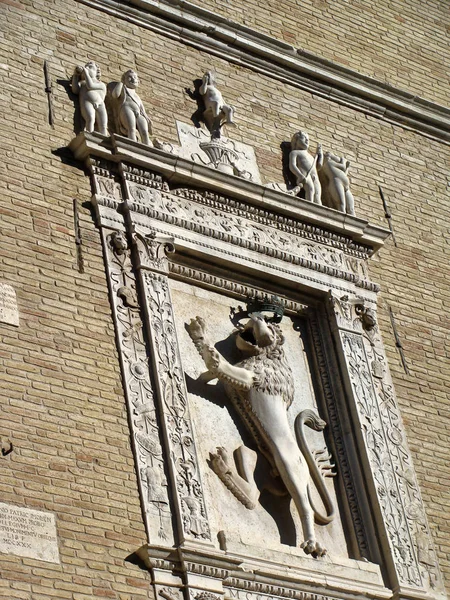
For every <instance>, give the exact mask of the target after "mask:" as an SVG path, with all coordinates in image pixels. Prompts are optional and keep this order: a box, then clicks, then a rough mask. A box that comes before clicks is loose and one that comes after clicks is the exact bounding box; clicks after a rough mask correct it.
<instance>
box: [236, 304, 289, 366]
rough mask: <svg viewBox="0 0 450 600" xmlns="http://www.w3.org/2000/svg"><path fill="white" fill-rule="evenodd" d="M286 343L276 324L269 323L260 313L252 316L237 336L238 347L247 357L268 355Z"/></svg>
mask: <svg viewBox="0 0 450 600" xmlns="http://www.w3.org/2000/svg"><path fill="white" fill-rule="evenodd" d="M283 343H284V336H283V334H282V333H281V329H280V328H279V327H278V325H275V324H274V323H268V322H267V321H266V320H265V319H264V317H263V316H261V315H260V314H258V313H253V314H251V315H250V319H249V320H248V321H247V323H246V324H245V325H244V326H243V327H242V328H241V329H240V330H239V331H238V332H237V334H236V346H237V347H238V348H239V350H241V351H242V352H244V353H245V354H247V355H250V356H256V355H259V354H263V353H264V354H267V353H268V352H269V351H270V350H271V349H272V347H273V348H276V347H278V346H281V345H282V344H283Z"/></svg>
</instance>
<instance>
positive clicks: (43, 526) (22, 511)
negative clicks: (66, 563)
mask: <svg viewBox="0 0 450 600" xmlns="http://www.w3.org/2000/svg"><path fill="white" fill-rule="evenodd" d="M0 552H4V553H6V554H15V555H16V556H25V557H28V558H36V559H37V560H44V561H46V562H53V563H59V552H58V540H57V537H56V524H55V515H53V514H52V513H48V512H41V511H38V510H31V509H28V508H21V507H18V506H12V505H10V504H3V503H2V502H1V503H0Z"/></svg>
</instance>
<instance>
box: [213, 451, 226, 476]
mask: <svg viewBox="0 0 450 600" xmlns="http://www.w3.org/2000/svg"><path fill="white" fill-rule="evenodd" d="M209 459H210V461H211V468H212V470H213V471H214V473H216V475H219V476H220V475H227V474H228V473H230V472H231V466H230V458H229V456H228V452H227V451H226V450H225V448H223V447H218V448H217V452H215V453H213V452H210V454H209Z"/></svg>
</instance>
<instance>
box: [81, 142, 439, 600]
mask: <svg viewBox="0 0 450 600" xmlns="http://www.w3.org/2000/svg"><path fill="white" fill-rule="evenodd" d="M71 148H72V150H73V151H74V153H75V156H76V157H77V158H79V159H81V160H83V161H84V162H85V163H86V165H87V166H88V168H89V170H90V173H91V179H92V187H93V198H92V201H93V205H94V207H95V210H96V215H97V224H98V226H99V228H100V229H101V232H102V240H103V248H104V256H105V265H106V269H107V273H108V279H109V286H110V296H111V305H112V309H113V316H114V321H115V327H116V337H117V345H118V349H119V356H120V360H121V368H122V376H123V381H124V390H125V395H126V399H127V404H128V411H129V419H130V427H131V432H132V439H133V444H134V452H135V459H136V471H137V476H138V481H139V488H140V492H141V498H142V507H143V514H144V519H145V524H146V528H147V534H148V543H147V544H146V545H145V546H143V547H142V548H141V549H140V550H139V551H138V554H139V556H141V558H142V559H143V560H144V562H145V564H146V565H147V567H148V568H149V569H150V570H151V572H152V577H153V582H154V585H155V591H156V593H157V594H158V595H160V596H162V597H163V598H168V599H171V598H173V599H176V598H179V595H180V593H182V594H183V595H184V597H185V598H186V600H187V599H188V596H189V597H193V598H196V599H198V600H204V599H206V596H208V598H209V600H213V598H216V599H218V598H223V597H224V596H226V597H227V598H238V599H239V598H241V596H240V592H239V590H246V592H245V593H246V598H245V600H262V598H263V597H264V596H265V595H266V596H268V597H272V598H273V597H279V598H282V597H289V598H298V599H299V600H308V599H310V598H311V599H312V598H316V599H318V600H319V599H322V598H323V599H334V598H336V599H337V598H360V597H361V596H362V595H364V597H369V598H396V599H399V600H400V599H413V598H415V599H417V600H418V599H425V598H429V599H431V598H444V597H445V593H444V591H443V587H442V581H441V578H440V574H439V567H438V564H437V560H436V555H435V552H434V549H433V545H432V541H431V537H430V533H429V529H428V525H427V521H426V517H425V512H424V508H423V505H422V501H421V497H420V491H419V488H418V484H417V480H416V477H415V473H414V469H413V465H412V461H411V455H410V452H409V450H408V446H407V443H406V440H405V435H404V431H403V428H402V424H401V418H400V414H399V409H398V405H397V402H396V399H395V392H394V389H393V385H392V381H391V378H390V375H389V369H388V365H387V359H386V355H385V352H384V348H383V345H382V341H381V338H380V334H379V328H378V325H377V321H376V295H377V291H378V290H379V287H378V286H377V285H376V284H374V283H373V282H371V281H370V280H369V278H368V274H367V261H368V259H369V258H370V256H371V255H372V254H373V252H374V251H376V249H377V248H378V247H380V246H381V245H382V243H383V241H384V239H385V238H386V236H387V235H388V232H387V231H386V230H384V229H381V228H379V227H375V226H372V225H370V224H369V223H367V222H366V221H364V220H362V219H358V218H356V217H350V216H348V215H347V216H345V215H341V214H340V213H337V212H336V211H332V210H330V209H327V208H325V207H322V206H320V207H318V206H316V205H311V204H309V203H307V202H306V201H302V200H299V199H292V198H291V197H290V196H287V195H285V194H283V193H281V192H275V191H273V190H270V191H269V190H267V189H266V188H263V187H262V186H259V185H257V184H252V183H249V182H247V181H244V180H239V179H238V178H236V177H233V176H230V175H225V174H223V173H218V172H216V171H214V170H212V169H210V168H208V167H203V166H199V165H197V164H195V163H192V162H191V161H188V160H185V159H180V158H179V157H174V156H173V155H171V154H168V153H166V152H163V151H161V150H157V149H154V148H152V149H150V148H148V147H144V146H142V145H140V144H137V143H133V142H130V141H129V140H125V139H124V138H121V137H120V136H112V138H111V140H109V139H106V138H103V137H102V136H99V135H98V134H85V133H83V134H80V135H79V136H78V137H77V138H76V139H75V140H74V141H73V142H72V144H71ZM174 250H175V253H174V254H173V255H171V253H173V251H174ZM171 278H176V279H180V280H183V281H187V282H189V283H190V284H192V285H198V286H201V287H204V288H207V289H211V290H214V291H220V293H222V294H225V295H228V296H230V297H233V298H237V299H240V300H245V298H246V297H248V296H255V295H258V294H261V295H262V294H264V293H273V292H276V293H277V294H278V295H279V296H280V297H281V299H282V301H283V302H284V304H285V308H286V310H287V312H288V313H289V312H291V313H292V314H295V313H297V312H298V311H299V310H304V307H305V305H306V306H308V311H307V316H308V322H309V325H310V331H311V339H312V341H313V346H314V353H315V357H316V362H317V365H318V371H319V373H320V378H321V388H322V393H323V407H324V411H325V412H326V413H327V414H326V418H327V420H328V421H329V423H330V425H331V429H332V437H333V440H334V441H333V444H334V453H335V456H336V457H337V459H338V464H339V469H340V473H341V478H342V481H343V485H344V488H345V491H346V494H347V504H348V512H349V519H350V521H351V522H352V524H353V531H354V540H353V546H354V548H353V552H354V555H355V557H356V559H357V560H355V561H354V562H355V565H354V567H348V568H347V569H346V570H345V569H344V570H343V571H342V570H341V571H340V574H339V576H337V574H336V566H335V565H329V564H320V565H319V563H318V562H314V561H309V562H308V561H307V562H304V563H302V564H299V565H297V566H294V567H293V568H291V569H289V573H288V572H287V570H286V569H284V570H283V569H282V568H281V567H280V568H277V567H276V566H274V565H273V563H270V562H267V561H264V560H259V559H257V558H255V557H242V556H236V555H233V554H232V553H227V552H226V551H225V550H223V549H222V550H220V551H219V550H217V548H216V547H215V545H214V544H213V541H212V537H211V536H212V533H211V531H210V527H209V522H208V514H207V506H206V504H205V500H204V494H203V488H202V481H201V476H200V469H199V466H198V458H197V454H196V447H195V439H194V436H193V433H192V423H191V419H190V414H189V403H188V398H187V392H186V389H185V383H184V376H183V369H182V364H181V357H180V352H179V348H178V342H177V337H176V336H177V334H176V328H175V322H174V317H173V309H172V301H171V297H170V279H171ZM349 431H351V434H349V433H348V432H349ZM366 561H370V562H366ZM373 563H378V564H379V565H380V568H378V567H376V565H375V564H373ZM253 596H255V598H254V599H253Z"/></svg>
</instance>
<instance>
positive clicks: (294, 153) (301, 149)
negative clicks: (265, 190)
mask: <svg viewBox="0 0 450 600" xmlns="http://www.w3.org/2000/svg"><path fill="white" fill-rule="evenodd" d="M291 148H292V150H291V152H290V154H289V169H290V170H291V172H292V173H293V174H294V175H295V177H296V180H297V187H298V191H300V189H301V188H302V187H303V189H304V190H305V198H306V200H308V201H309V202H315V203H316V204H322V200H321V195H322V188H321V185H320V181H319V176H318V174H317V171H319V169H321V167H322V164H323V153H322V146H321V145H320V144H318V146H317V152H316V155H315V156H313V155H312V154H310V153H309V152H308V148H309V136H308V134H307V133H305V132H304V131H297V133H294V135H293V136H292V140H291Z"/></svg>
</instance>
